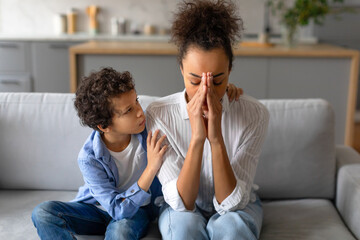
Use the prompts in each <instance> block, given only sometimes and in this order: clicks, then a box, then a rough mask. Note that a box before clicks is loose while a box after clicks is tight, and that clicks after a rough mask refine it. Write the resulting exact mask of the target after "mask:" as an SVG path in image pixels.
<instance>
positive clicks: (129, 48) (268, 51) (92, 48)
mask: <svg viewBox="0 0 360 240" xmlns="http://www.w3.org/2000/svg"><path fill="white" fill-rule="evenodd" d="M70 53H71V54H76V55H77V54H139V55H141V54H144V55H176V54H177V49H176V47H175V46H174V45H173V44H171V43H167V42H119V41H90V42H86V43H82V44H78V45H75V46H72V47H70ZM358 54H359V52H358V51H357V50H352V49H347V48H343V47H338V46H334V45H329V44H301V45H298V46H297V47H295V48H287V47H285V46H284V45H275V46H274V47H269V48H259V47H241V46H240V45H238V46H235V47H234V55H235V56H270V57H271V56H274V57H276V56H278V57H286V56H288V57H354V56H357V55H358Z"/></svg>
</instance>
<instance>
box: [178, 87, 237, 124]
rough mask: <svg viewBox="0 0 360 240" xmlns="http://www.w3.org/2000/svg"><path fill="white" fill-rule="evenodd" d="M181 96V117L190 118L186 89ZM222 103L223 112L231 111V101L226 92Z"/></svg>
mask: <svg viewBox="0 0 360 240" xmlns="http://www.w3.org/2000/svg"><path fill="white" fill-rule="evenodd" d="M179 96H180V114H181V117H182V118H183V119H189V114H188V112H187V109H186V105H187V102H186V89H184V91H183V92H182V93H181V94H180V95H179ZM221 104H222V111H223V112H227V111H229V104H230V103H229V98H228V96H227V94H226V93H225V95H224V96H223V98H222V101H221Z"/></svg>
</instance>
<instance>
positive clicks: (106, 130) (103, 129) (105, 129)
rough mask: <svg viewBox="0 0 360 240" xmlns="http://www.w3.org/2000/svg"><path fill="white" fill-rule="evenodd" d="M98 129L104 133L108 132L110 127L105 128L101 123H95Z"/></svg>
mask: <svg viewBox="0 0 360 240" xmlns="http://www.w3.org/2000/svg"><path fill="white" fill-rule="evenodd" d="M96 127H97V128H98V129H99V130H100V131H102V132H104V133H106V132H110V127H107V128H103V127H102V126H101V125H97V126H96Z"/></svg>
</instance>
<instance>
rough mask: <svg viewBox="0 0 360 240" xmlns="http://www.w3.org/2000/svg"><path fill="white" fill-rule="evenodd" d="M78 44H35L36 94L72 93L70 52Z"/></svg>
mask: <svg viewBox="0 0 360 240" xmlns="http://www.w3.org/2000/svg"><path fill="white" fill-rule="evenodd" d="M74 44H78V42H33V43H32V48H31V49H32V59H33V75H34V91H35V92H58V93H68V92H70V73H69V71H70V70H69V52H68V49H69V47H70V46H72V45H74Z"/></svg>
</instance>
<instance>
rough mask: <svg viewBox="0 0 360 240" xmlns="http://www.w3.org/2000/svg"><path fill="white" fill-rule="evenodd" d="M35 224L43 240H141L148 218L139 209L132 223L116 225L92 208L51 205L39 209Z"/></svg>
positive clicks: (72, 203) (73, 203)
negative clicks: (81, 238)
mask: <svg viewBox="0 0 360 240" xmlns="http://www.w3.org/2000/svg"><path fill="white" fill-rule="evenodd" d="M31 218H32V221H33V223H34V225H35V227H36V228H37V232H38V234H39V236H40V238H41V239H42V240H44V239H49V240H54V239H61V240H63V239H76V238H75V235H104V234H105V239H106V240H107V239H109V240H111V239H140V238H141V237H143V236H144V235H145V233H146V229H147V226H148V224H149V214H148V212H147V209H146V207H145V208H139V210H138V212H137V213H136V214H135V216H133V217H132V218H131V219H122V220H119V221H115V220H114V219H112V218H111V217H110V215H109V214H108V213H107V212H105V211H103V210H101V209H99V208H97V207H96V206H94V205H92V204H86V203H78V202H66V203H65V202H59V201H49V202H44V203H41V204H40V205H38V206H37V207H36V208H35V209H34V211H33V213H32V216H31Z"/></svg>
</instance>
